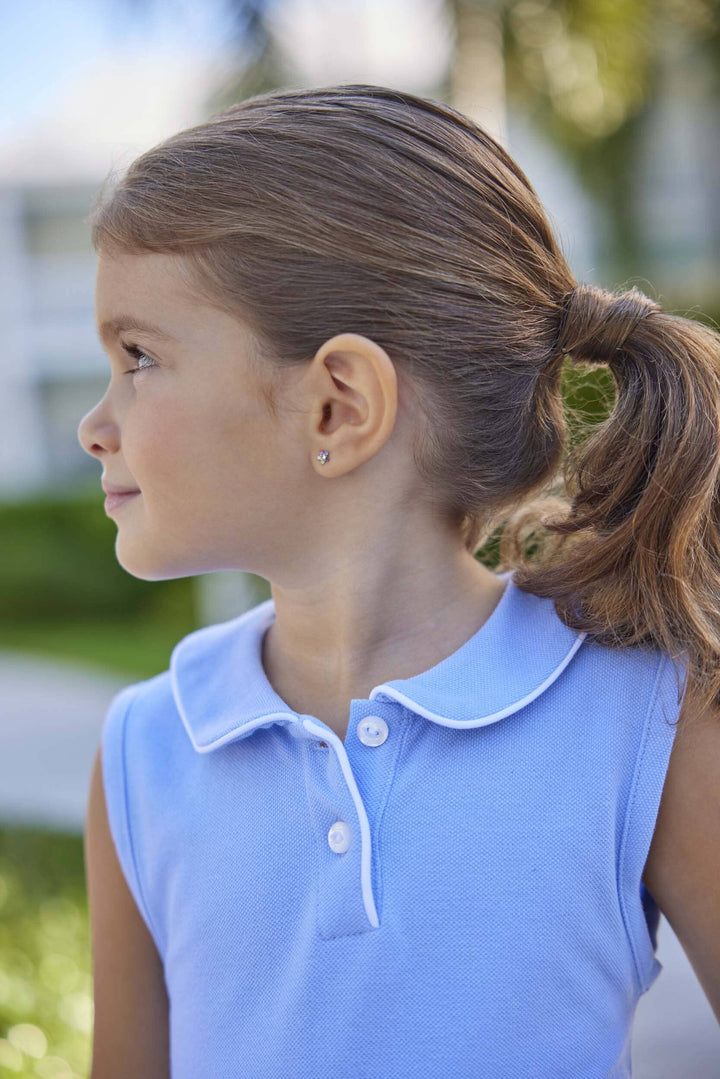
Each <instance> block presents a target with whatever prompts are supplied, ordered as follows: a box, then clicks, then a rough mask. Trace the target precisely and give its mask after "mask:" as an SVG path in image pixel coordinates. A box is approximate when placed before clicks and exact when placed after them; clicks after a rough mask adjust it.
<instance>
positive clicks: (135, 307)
mask: <svg viewBox="0 0 720 1079" xmlns="http://www.w3.org/2000/svg"><path fill="white" fill-rule="evenodd" d="M193 270H194V267H193V264H191V263H190V262H189V261H188V260H187V259H185V258H183V257H182V256H181V255H169V254H165V253H159V252H154V251H152V252H143V253H142V254H135V253H133V254H129V253H126V252H120V253H106V252H102V251H101V252H100V254H99V256H98V262H97V274H96V280H95V320H96V330H97V333H98V336H99V337H100V340H101V341H102V342H103V343H104V344H105V343H107V344H110V343H112V341H114V340H115V339H116V338H117V336H118V335H119V334H120V333H122V332H124V331H133V330H136V331H139V330H142V331H143V333H145V334H146V335H151V336H152V337H153V338H155V339H157V340H158V341H159V342H167V343H175V342H179V343H180V344H182V345H183V346H185V347H188V348H191V347H192V346H193V345H199V344H206V343H207V341H208V339H210V338H212V340H213V342H215V343H219V344H223V343H225V344H228V345H232V346H234V345H237V343H238V342H241V343H246V342H252V341H253V340H254V335H253V333H252V331H251V329H250V327H249V325H248V324H247V322H246V320H245V319H244V318H241V317H239V315H235V314H230V313H229V312H228V311H226V310H224V309H223V308H222V307H220V305H218V304H215V303H213V300H212V297H211V296H210V295H208V294H207V292H206V291H205V290H203V288H202V283H201V282H200V281H199V280H198V279H197V277H196V275H195V273H194V272H193Z"/></svg>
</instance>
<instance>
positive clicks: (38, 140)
mask: <svg viewBox="0 0 720 1079" xmlns="http://www.w3.org/2000/svg"><path fill="white" fill-rule="evenodd" d="M268 7H269V10H270V13H271V18H272V22H273V28H274V32H275V35H276V39H277V41H278V43H279V45H280V47H281V48H282V49H283V51H284V52H285V53H286V54H287V55H288V56H291V57H292V67H293V70H294V74H295V75H296V77H297V79H298V80H299V82H300V83H301V84H304V85H308V84H312V85H324V84H329V83H333V82H338V81H343V82H354V81H365V82H368V81H369V82H377V83H388V82H389V83H391V84H395V85H403V86H404V87H405V88H407V89H411V90H413V89H415V90H417V91H418V92H423V91H424V90H427V89H428V88H429V87H430V86H432V84H433V81H434V80H440V79H442V77H443V75H444V73H445V68H446V65H447V63H448V60H449V56H450V50H451V41H450V35H449V32H448V27H447V13H446V10H445V8H444V5H443V3H442V2H441V0H343V3H342V4H340V3H338V2H337V0H272V2H271V3H269V5H268ZM0 18H1V21H0V30H1V33H0V103H1V104H0V180H2V179H5V180H9V181H10V182H13V181H15V182H20V183H22V182H30V183H32V182H34V181H40V182H42V181H43V180H45V179H50V180H65V179H67V180H72V179H90V178H94V177H98V176H100V175H104V173H105V171H106V169H107V167H108V166H109V165H115V166H117V167H119V168H122V167H123V166H124V165H125V164H126V163H128V162H129V160H130V159H132V158H133V157H134V156H135V155H136V154H137V153H138V152H139V151H141V150H142V149H144V148H146V147H148V146H150V145H153V144H154V143H155V142H157V141H159V140H160V139H161V138H163V137H165V136H166V135H168V134H170V133H172V132H173V131H178V130H181V129H182V128H184V127H186V126H189V125H190V124H192V123H197V122H199V121H200V120H202V119H203V118H204V115H205V113H204V111H203V108H204V103H205V101H206V100H207V98H208V96H209V94H210V93H211V91H212V90H213V88H215V87H216V86H217V85H218V84H222V83H223V81H224V80H225V79H227V78H230V77H231V75H232V74H233V72H234V70H236V68H237V66H238V64H239V63H242V61H243V59H244V55H243V52H242V50H241V49H240V48H239V47H238V44H237V34H236V33H235V35H233V30H234V28H235V27H236V26H237V22H238V16H237V13H234V12H233V5H232V4H231V3H230V0H202V2H197V0H195V2H193V0H152V2H150V0H148V2H147V3H133V2H132V0H95V2H91V0H63V2H62V3H58V2H57V0H28V2H26V3H22V2H19V3H18V2H14V0H0Z"/></svg>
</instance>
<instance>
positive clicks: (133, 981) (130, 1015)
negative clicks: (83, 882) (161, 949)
mask: <svg viewBox="0 0 720 1079" xmlns="http://www.w3.org/2000/svg"><path fill="white" fill-rule="evenodd" d="M85 872H86V879H87V890H88V903H89V908H90V923H91V941H92V955H93V983H94V988H93V993H94V1003H95V1019H94V1031H93V1051H92V1071H91V1074H90V1079H121V1077H123V1079H125V1077H127V1076H128V1075H142V1076H143V1077H144V1079H168V1077H169V1075H170V1067H169V1050H168V1000H167V992H166V988H165V980H164V975H163V966H162V961H161V959H160V956H159V955H158V952H157V948H156V947H155V943H154V941H153V939H152V936H151V934H150V932H149V931H148V928H147V926H146V925H145V922H144V920H143V918H142V915H141V914H140V912H139V910H138V909H137V906H136V904H135V901H134V899H133V897H132V893H131V892H130V891H129V889H128V886H127V883H126V881H125V877H124V875H123V872H122V869H121V867H120V863H119V862H118V859H117V854H116V851H115V845H114V843H113V839H112V835H111V832H110V828H109V824H108V818H107V808H106V804H105V792H104V788H103V776H102V764H101V746H98V750H97V753H96V754H95V760H94V762H93V768H92V775H91V779H90V789H89V794H88V803H87V814H86V822H85Z"/></svg>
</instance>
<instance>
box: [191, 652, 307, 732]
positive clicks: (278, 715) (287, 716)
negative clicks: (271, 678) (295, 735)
mask: <svg viewBox="0 0 720 1079" xmlns="http://www.w3.org/2000/svg"><path fill="white" fill-rule="evenodd" d="M170 684H171V686H172V689H173V697H174V698H175V707H176V708H177V710H178V712H179V713H180V719H181V720H182V721H183V726H184V727H185V730H186V731H187V733H188V736H189V738H190V741H191V742H192V744H193V746H194V747H195V749H196V750H197V752H198V753H209V752H210V750H211V749H217V747H218V746H224V745H225V743H226V742H232V741H233V740H234V739H236V738H238V737H240V736H241V735H243V734H247V733H248V732H249V731H252V730H254V729H255V728H256V727H261V726H262V725H263V724H264V723H267V722H268V721H269V720H276V719H282V720H285V722H286V723H297V718H298V717H297V716H296V715H293V714H292V713H291V712H270V713H269V714H268V715H264V716H258V718H257V719H253V720H251V721H250V722H249V723H243V724H242V725H241V726H240V727H232V728H231V729H230V730H229V731H228V732H227V733H226V734H222V735H221V736H220V737H219V738H216V739H215V741H214V742H208V743H207V745H204V746H201V745H199V744H198V742H196V741H195V735H194V734H193V731H192V728H191V726H190V724H189V722H188V718H187V716H186V715H185V709H184V708H183V705H182V696H181V694H180V687H179V686H178V683H177V675H176V672H175V668H174V667H172V666H171V667H170Z"/></svg>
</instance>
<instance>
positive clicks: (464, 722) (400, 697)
mask: <svg viewBox="0 0 720 1079" xmlns="http://www.w3.org/2000/svg"><path fill="white" fill-rule="evenodd" d="M586 637H587V633H579V634H578V636H577V638H576V640H575V641H574V642H573V645H572V648H571V649H570V651H569V652H568V653H567V655H566V656H565V658H564V659H563V660H562V662H561V663H559V664H558V665H557V667H556V668H555V670H554V671H553V672H552V673H551V674H549V675H548V677H547V678H546V679H545V681H544V682H542V683H541V684H540V685H539V686H536V687H535V689H533V690H532V692H530V693H528V694H526V696H524V697H522V698H521V699H520V700H519V701H514V702H513V704H509V705H508V706H507V708H501V709H500V711H499V712H492V713H491V715H488V716H479V717H478V718H477V719H448V718H447V717H446V716H440V715H438V714H437V713H436V712H430V711H428V709H427V708H423V707H421V705H419V704H416V703H415V701H413V700H412V699H411V698H410V697H406V696H405V694H404V693H401V692H400V690H398V689H395V688H394V687H393V686H389V685H386V684H383V685H381V686H375V688H374V689H373V691H372V692H371V694H370V697H369V700H374V699H375V698H376V697H377V696H378V695H379V693H380V691H381V690H383V691H384V692H385V693H386V695H387V696H389V697H393V698H394V699H395V700H396V701H398V703H399V704H403V705H405V706H406V707H408V708H410V709H412V711H414V712H417V713H419V715H421V716H424V717H425V719H432V720H433V722H435V723H439V724H441V726H443V727H462V728H465V727H484V726H485V725H486V724H488V723H494V722H495V721H496V720H497V719H503V718H504V717H505V716H509V715H512V713H513V712H517V711H518V710H519V709H520V708H522V707H523V706H524V705H526V704H529V703H530V701H534V700H535V698H536V697H539V696H540V694H541V693H542V692H543V690H545V689H547V687H548V686H549V685H552V683H553V682H554V681H555V679H556V678H558V677H559V676H560V675H561V674H562V672H563V671H564V670H565V668H566V667H567V665H568V663H569V662H570V660H571V659H572V657H573V656H574V655H575V653H576V652H577V650H578V648H579V647H580V645H581V644H582V642H583V641H584V640H585V638H586Z"/></svg>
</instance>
